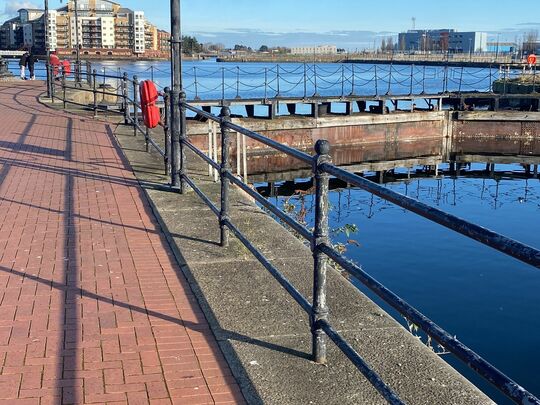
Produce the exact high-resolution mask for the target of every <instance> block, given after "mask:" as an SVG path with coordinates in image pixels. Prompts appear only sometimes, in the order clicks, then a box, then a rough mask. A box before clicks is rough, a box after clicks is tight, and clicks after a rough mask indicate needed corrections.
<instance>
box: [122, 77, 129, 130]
mask: <svg viewBox="0 0 540 405" xmlns="http://www.w3.org/2000/svg"><path fill="white" fill-rule="evenodd" d="M122 98H123V99H124V102H123V106H122V108H123V110H124V124H125V125H127V124H129V102H128V98H129V91H128V75H127V73H126V72H124V74H123V76H122Z"/></svg>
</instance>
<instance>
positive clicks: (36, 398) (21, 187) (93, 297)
mask: <svg viewBox="0 0 540 405" xmlns="http://www.w3.org/2000/svg"><path fill="white" fill-rule="evenodd" d="M10 86H11V87H10ZM43 90H44V87H43V85H41V84H39V83H37V82H32V83H29V82H25V83H20V84H19V83H17V84H15V85H14V84H0V366H1V369H0V370H1V371H0V404H61V403H63V404H75V403H77V404H79V403H89V404H90V403H91V404H96V403H107V404H171V403H174V404H185V405H190V404H214V403H215V404H218V403H219V404H225V403H227V404H232V403H243V402H244V400H243V398H242V395H241V393H240V390H239V387H238V385H237V384H236V382H235V380H234V378H233V377H232V375H231V372H230V370H229V367H228V365H227V364H226V362H225V360H224V358H223V356H222V354H221V352H220V350H219V347H218V345H217V343H216V340H215V338H214V336H213V334H212V332H211V331H210V329H209V327H208V324H207V321H206V319H205V317H204V315H203V314H202V312H201V309H200V308H199V306H198V304H197V302H196V300H195V298H194V295H193V293H192V292H191V290H190V287H189V285H188V283H187V281H186V279H185V278H184V277H183V276H182V273H181V272H180V270H179V267H178V265H177V263H176V262H175V261H174V258H173V256H172V253H171V251H170V249H169V247H168V245H167V243H166V241H165V238H164V236H163V235H162V234H161V231H160V229H159V226H158V225H157V221H156V220H155V218H154V217H153V215H152V213H151V210H150V209H149V206H148V203H147V201H146V199H145V196H144V194H143V191H142V190H141V189H140V187H139V186H138V184H137V183H136V181H135V178H134V176H133V174H132V172H131V171H130V170H129V168H128V167H126V165H125V164H124V162H123V161H122V159H121V157H120V155H119V153H118V149H117V146H116V143H115V141H114V140H113V138H112V130H111V128H110V127H109V125H108V124H107V123H106V122H101V121H98V120H94V119H92V118H91V117H83V116H76V115H72V114H69V113H63V112H55V111H53V110H50V109H48V108H47V107H45V106H41V105H40V104H39V103H38V101H37V96H38V95H39V94H40V93H41V92H42V91H43Z"/></svg>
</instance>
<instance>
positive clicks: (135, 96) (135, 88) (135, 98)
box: [133, 75, 139, 136]
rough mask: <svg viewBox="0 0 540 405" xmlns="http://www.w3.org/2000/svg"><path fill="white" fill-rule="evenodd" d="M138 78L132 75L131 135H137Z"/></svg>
mask: <svg viewBox="0 0 540 405" xmlns="http://www.w3.org/2000/svg"><path fill="white" fill-rule="evenodd" d="M138 104H139V78H138V77H137V76H136V75H135V76H133V136H137V125H139V106H138Z"/></svg>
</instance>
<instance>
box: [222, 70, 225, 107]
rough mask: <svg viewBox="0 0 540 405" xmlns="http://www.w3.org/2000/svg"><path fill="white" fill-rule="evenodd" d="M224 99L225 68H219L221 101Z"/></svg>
mask: <svg viewBox="0 0 540 405" xmlns="http://www.w3.org/2000/svg"><path fill="white" fill-rule="evenodd" d="M224 101H225V68H223V67H222V68H221V102H222V104H223V102H224Z"/></svg>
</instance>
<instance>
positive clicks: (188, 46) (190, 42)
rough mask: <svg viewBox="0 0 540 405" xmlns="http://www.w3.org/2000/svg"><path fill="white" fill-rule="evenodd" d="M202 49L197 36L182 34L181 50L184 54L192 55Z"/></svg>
mask: <svg viewBox="0 0 540 405" xmlns="http://www.w3.org/2000/svg"><path fill="white" fill-rule="evenodd" d="M202 51H203V47H202V45H201V44H199V41H197V38H195V37H190V36H187V35H184V36H183V37H182V52H183V53H185V54H186V55H193V54H195V53H200V52H202Z"/></svg>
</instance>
